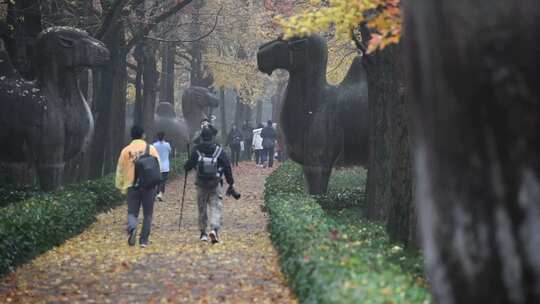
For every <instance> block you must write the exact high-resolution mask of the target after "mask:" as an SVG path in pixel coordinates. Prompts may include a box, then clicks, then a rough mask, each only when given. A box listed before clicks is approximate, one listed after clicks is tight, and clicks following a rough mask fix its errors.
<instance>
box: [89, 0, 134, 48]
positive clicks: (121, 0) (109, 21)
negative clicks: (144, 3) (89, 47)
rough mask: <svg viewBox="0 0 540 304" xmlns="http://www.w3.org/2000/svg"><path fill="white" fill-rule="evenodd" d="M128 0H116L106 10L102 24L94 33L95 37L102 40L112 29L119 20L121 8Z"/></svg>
mask: <svg viewBox="0 0 540 304" xmlns="http://www.w3.org/2000/svg"><path fill="white" fill-rule="evenodd" d="M129 1H130V0H116V1H114V2H113V4H112V5H111V9H110V10H109V11H108V12H107V15H106V16H105V19H104V20H103V24H102V25H101V27H100V28H99V30H98V31H97V33H96V38H97V39H100V40H103V38H105V37H106V36H107V35H109V34H110V33H111V31H112V30H113V28H114V26H115V23H116V22H118V20H120V17H121V15H122V10H123V9H124V7H125V6H126V5H127V4H128V2H129Z"/></svg>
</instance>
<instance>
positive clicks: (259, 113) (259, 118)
mask: <svg viewBox="0 0 540 304" xmlns="http://www.w3.org/2000/svg"><path fill="white" fill-rule="evenodd" d="M262 114H263V104H262V100H258V101H257V116H256V119H255V124H256V125H257V126H258V125H259V124H260V123H262Z"/></svg>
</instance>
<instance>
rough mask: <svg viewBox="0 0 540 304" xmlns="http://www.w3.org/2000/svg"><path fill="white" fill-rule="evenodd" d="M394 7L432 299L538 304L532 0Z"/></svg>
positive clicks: (422, 1)
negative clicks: (399, 11)
mask: <svg viewBox="0 0 540 304" xmlns="http://www.w3.org/2000/svg"><path fill="white" fill-rule="evenodd" d="M404 3H405V12H406V19H405V20H406V21H405V25H406V26H405V28H406V31H407V32H406V37H407V39H406V41H405V43H406V50H407V54H408V58H407V62H408V65H409V68H410V71H411V72H410V75H409V80H410V89H411V93H412V98H411V101H412V102H413V104H414V107H413V117H414V121H415V142H416V144H415V146H414V154H415V162H416V164H415V167H416V173H417V176H418V195H417V198H418V204H419V205H418V207H419V213H420V219H421V220H420V223H421V231H422V234H423V246H424V251H425V256H426V265H427V270H428V274H429V277H430V282H431V285H432V290H433V292H434V293H435V296H436V298H437V302H438V303H441V304H453V303H540V259H539V258H538V252H539V251H540V242H539V240H540V234H539V233H538V231H539V227H540V226H539V223H540V159H539V157H538V155H540V137H539V136H538V130H539V128H540V86H539V85H538V69H537V67H539V66H540V56H539V54H540V42H539V40H538V30H539V29H540V6H539V5H538V1H536V0H524V1H511V0H500V1H497V2H492V3H489V5H488V3H486V2H485V1H476V0H475V1H471V0H455V1H446V2H439V1H430V0H411V1H406V2H404Z"/></svg>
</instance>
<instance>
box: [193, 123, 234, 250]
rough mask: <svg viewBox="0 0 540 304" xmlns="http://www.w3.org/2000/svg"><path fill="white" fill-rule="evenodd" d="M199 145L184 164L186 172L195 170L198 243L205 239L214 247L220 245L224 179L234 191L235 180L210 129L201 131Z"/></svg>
mask: <svg viewBox="0 0 540 304" xmlns="http://www.w3.org/2000/svg"><path fill="white" fill-rule="evenodd" d="M201 140H202V142H201V143H200V144H198V145H197V146H195V148H194V149H193V151H192V153H191V156H190V158H189V160H188V161H187V162H186V164H185V165H184V169H185V170H186V172H189V171H191V170H192V169H194V168H197V178H196V181H195V185H196V186H197V205H198V209H199V229H200V231H201V235H200V240H201V241H205V242H206V241H208V236H209V237H210V240H211V241H212V243H213V244H215V243H218V242H219V230H220V228H221V217H222V211H223V202H222V197H223V176H225V180H226V181H227V184H229V189H228V190H227V193H229V192H232V191H231V190H234V187H233V185H234V179H233V175H232V168H231V164H230V162H229V157H228V156H227V154H226V153H225V151H223V149H222V147H221V146H219V145H217V144H216V143H215V140H214V135H213V132H212V131H211V130H210V129H203V130H202V131H201ZM208 206H210V229H211V231H210V234H209V235H207V234H206V228H207V226H208Z"/></svg>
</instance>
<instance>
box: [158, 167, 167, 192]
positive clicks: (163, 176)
mask: <svg viewBox="0 0 540 304" xmlns="http://www.w3.org/2000/svg"><path fill="white" fill-rule="evenodd" d="M168 179H169V172H161V183H160V184H159V188H158V193H160V192H161V193H162V194H164V193H165V184H166V183H167V180H168Z"/></svg>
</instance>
